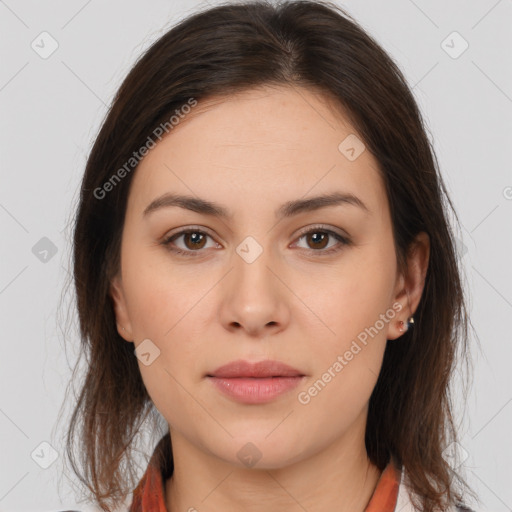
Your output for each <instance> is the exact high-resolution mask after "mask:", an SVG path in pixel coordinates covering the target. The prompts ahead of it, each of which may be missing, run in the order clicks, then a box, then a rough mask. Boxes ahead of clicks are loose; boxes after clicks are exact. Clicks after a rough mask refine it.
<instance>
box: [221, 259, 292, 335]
mask: <svg viewBox="0 0 512 512" xmlns="http://www.w3.org/2000/svg"><path fill="white" fill-rule="evenodd" d="M241 254H242V256H240V255H239V254H238V253H235V254H234V257H233V268H232V270H231V272H229V274H228V275H227V276H226V281H225V284H224V287H223V291H222V298H221V300H222V303H221V309H220V320H221V322H222V324H223V326H224V328H225V329H226V330H228V331H230V332H236V331H241V330H243V331H245V332H246V333H247V334H248V335H249V336H251V337H265V336H268V335H270V334H276V333H278V332H280V331H282V330H283V329H285V328H286V326H287V325H288V323H289V321H290V307H289V304H288V301H289V300H290V296H291V292H290V291H289V290H288V289H287V287H286V285H285V284H284V283H283V281H284V279H283V277H284V276H282V275H280V273H281V274H282V272H280V271H279V266H278V265H277V264H276V262H275V261H274V262H273V261H271V258H270V251H266V250H263V251H262V252H261V254H260V255H259V256H258V257H257V258H256V259H255V260H254V261H251V259H250V258H248V259H244V257H243V253H241Z"/></svg>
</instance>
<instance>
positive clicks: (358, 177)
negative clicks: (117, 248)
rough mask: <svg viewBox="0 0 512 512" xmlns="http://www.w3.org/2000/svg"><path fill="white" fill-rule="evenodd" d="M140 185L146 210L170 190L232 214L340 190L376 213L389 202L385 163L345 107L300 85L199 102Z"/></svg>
mask: <svg viewBox="0 0 512 512" xmlns="http://www.w3.org/2000/svg"><path fill="white" fill-rule="evenodd" d="M347 150H348V151H349V152H348V153H347ZM352 150H353V151H352ZM354 155H355V156H356V158H355V159H354ZM133 180H134V182H133V183H132V186H131V193H130V195H131V196H132V197H131V198H130V200H129V202H130V201H131V203H132V207H135V208H136V209H137V210H139V211H143V210H144V208H145V207H146V206H147V203H148V202H149V201H151V200H153V199H154V198H155V197H156V196H158V195H161V194H162V193H164V192H181V193H186V194H188V195H197V196H199V197H208V198H211V199H212V200H217V199H218V202H223V203H229V204H231V205H232V208H230V210H233V211H237V208H239V209H240V208H241V209H244V208H247V207H249V205H250V204H251V203H254V202H255V201H257V202H258V203H259V204H261V203H271V204H272V205H275V204H277V203H282V202H284V201H285V200H287V199H296V198H297V197H302V196H306V195H308V194H310V195H317V194H320V193H326V192H331V191H333V190H337V191H340V190H341V191H346V192H349V193H353V194H355V195H357V196H360V197H361V198H363V197H364V198H365V199H364V200H363V201H364V202H365V203H366V204H367V205H373V208H372V207H371V206H370V208H371V209H372V210H373V209H381V208H382V207H383V205H384V204H383V202H384V201H386V198H385V196H384V193H385V191H384V187H383V183H382V181H381V176H380V172H379V169H378V163H377V161H376V159H375V158H374V157H373V155H372V154H371V153H370V152H369V151H368V150H367V149H365V148H364V145H363V143H362V140H361V137H360V136H359V135H358V134H357V133H356V131H355V129H354V128H353V126H351V124H350V122H349V120H348V118H347V117H346V116H344V115H343V113H342V110H341V109H339V108H335V106H334V102H332V101H327V98H326V97H325V96H323V95H321V94H320V93H319V92H316V91H313V90H309V89H304V88H300V89H298V88H295V87H294V88H291V87H268V86H266V87H260V88H258V89H252V90H249V91H244V92H242V93H239V94H237V95H234V96H230V97H216V98H211V99H207V100H203V101H200V102H199V103H198V104H197V106H195V107H193V108H192V109H191V112H190V113H188V114H186V115H184V116H183V117H182V118H181V119H180V121H179V123H178V124H177V125H176V126H174V128H173V129H172V131H170V132H169V134H168V135H166V136H165V137H164V138H163V139H162V140H161V141H160V142H158V143H157V144H156V146H155V147H154V148H153V149H151V150H150V151H149V153H148V154H147V155H146V156H145V158H144V159H143V160H142V161H141V163H140V164H139V166H138V168H137V170H136V172H135V176H134V178H133Z"/></svg>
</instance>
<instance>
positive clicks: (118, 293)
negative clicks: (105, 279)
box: [109, 274, 133, 341]
mask: <svg viewBox="0 0 512 512" xmlns="http://www.w3.org/2000/svg"><path fill="white" fill-rule="evenodd" d="M109 292H110V296H111V297H112V301H113V304H114V312H115V315H116V324H117V332H118V333H119V335H120V336H121V337H122V338H124V339H125V340H126V341H133V336H132V325H131V323H130V317H129V315H128V309H127V307H126V299H125V295H124V290H123V284H122V281H121V278H120V276H119V274H117V275H116V276H115V277H114V278H113V279H112V280H111V281H110V290H109ZM123 327H124V329H123Z"/></svg>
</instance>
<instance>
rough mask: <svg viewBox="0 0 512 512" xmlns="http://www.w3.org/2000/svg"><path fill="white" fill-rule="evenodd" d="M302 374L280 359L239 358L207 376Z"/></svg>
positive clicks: (234, 376) (293, 375)
mask: <svg viewBox="0 0 512 512" xmlns="http://www.w3.org/2000/svg"><path fill="white" fill-rule="evenodd" d="M303 376H304V374H303V373H302V372H300V371H299V370H297V369H296V368H292V367H291V366H289V365H287V364H284V363H281V362H280V361H271V360H266V361H259V362H257V363H250V362H249V361H244V360H242V359H239V360H237V361H232V362H231V363H228V364H225V365H224V366H220V367H219V368H217V369H216V370H214V371H213V372H212V373H211V374H208V375H207V377H218V378H223V379H233V378H244V377H245V378H256V379H257V378H260V379H262V378H268V377H303Z"/></svg>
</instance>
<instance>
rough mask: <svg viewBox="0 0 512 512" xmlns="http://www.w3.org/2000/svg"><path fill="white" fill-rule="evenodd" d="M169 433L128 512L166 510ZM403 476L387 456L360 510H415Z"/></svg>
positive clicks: (457, 509)
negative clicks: (376, 480)
mask: <svg viewBox="0 0 512 512" xmlns="http://www.w3.org/2000/svg"><path fill="white" fill-rule="evenodd" d="M170 453H171V445H170V434H169V433H167V434H166V435H165V436H164V437H162V439H161V440H160V441H159V443H158V444H157V446H156V448H155V451H154V452H153V455H152V456H151V459H150V461H149V463H148V467H147V469H146V472H145V473H144V475H143V477H142V479H141V480H140V482H139V484H138V485H137V487H136V488H135V490H134V491H133V499H132V503H131V505H130V509H129V512H168V511H167V508H166V506H165V486H164V484H165V481H166V480H167V479H168V478H169V477H170V476H171V475H172V472H173V469H174V467H173V466H174V465H173V463H172V457H169V454H170ZM406 484H407V477H406V474H405V471H404V470H403V469H402V470H400V469H399V468H398V467H397V465H396V464H395V462H394V460H393V459H391V460H390V462H389V463H388V465H387V466H386V467H385V468H384V470H383V472H382V474H381V476H380V478H379V481H378V482H377V486H376V487H375V491H374V492H373V495H372V497H371V499H370V501H369V503H368V505H367V506H366V509H365V511H364V512H394V511H396V512H398V511H399V512H416V511H415V509H414V507H413V506H412V502H411V501H410V498H409V495H408V493H407V488H406ZM450 512H473V511H471V510H469V509H466V508H464V507H462V506H460V507H458V506H454V507H452V508H451V509H450Z"/></svg>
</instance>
